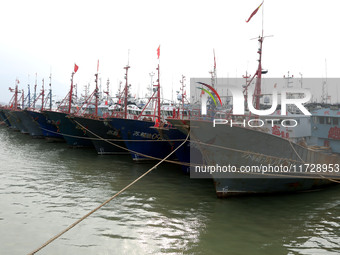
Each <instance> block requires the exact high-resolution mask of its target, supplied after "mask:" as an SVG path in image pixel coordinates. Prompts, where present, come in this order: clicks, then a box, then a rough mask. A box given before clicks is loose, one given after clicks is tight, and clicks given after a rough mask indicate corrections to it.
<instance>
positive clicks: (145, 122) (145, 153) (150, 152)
mask: <svg viewBox="0 0 340 255" xmlns="http://www.w3.org/2000/svg"><path fill="white" fill-rule="evenodd" d="M128 68H129V66H127V67H126V70H128ZM157 72H158V79H157V84H155V85H153V87H154V89H153V91H154V92H153V94H152V96H151V97H150V99H149V101H148V102H147V104H146V105H145V106H144V108H143V109H142V110H141V111H138V115H137V116H135V117H134V119H129V118H128V111H127V98H128V97H127V93H128V91H127V90H125V97H124V101H125V102H124V108H125V109H124V116H123V117H115V118H108V120H109V121H110V124H111V126H112V127H113V128H114V129H115V130H117V132H118V133H119V134H121V137H122V139H123V140H124V142H125V146H126V148H127V149H128V150H129V152H130V154H131V156H132V159H133V160H134V161H137V162H141V161H147V160H159V159H163V158H164V157H165V156H167V155H168V154H169V153H170V152H171V151H172V150H173V149H174V147H173V146H172V145H171V144H170V143H169V142H168V141H167V140H166V139H164V137H162V135H161V134H160V132H161V131H160V130H159V129H160V128H169V125H168V124H167V123H166V122H165V119H164V118H163V117H162V114H161V99H160V95H161V93H160V88H161V86H160V79H159V73H160V69H159V64H158V67H157ZM126 84H128V83H127V80H126ZM152 104H153V105H152ZM151 105H152V107H151ZM148 107H149V108H148ZM150 107H151V108H150ZM148 109H149V110H148ZM171 112H172V110H171ZM136 113H137V112H136ZM174 132H178V131H177V130H176V131H175V130H174ZM173 158H174V157H172V159H173Z"/></svg>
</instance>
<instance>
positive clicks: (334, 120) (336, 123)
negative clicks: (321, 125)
mask: <svg viewBox="0 0 340 255" xmlns="http://www.w3.org/2000/svg"><path fill="white" fill-rule="evenodd" d="M333 125H336V126H337V125H339V118H333Z"/></svg>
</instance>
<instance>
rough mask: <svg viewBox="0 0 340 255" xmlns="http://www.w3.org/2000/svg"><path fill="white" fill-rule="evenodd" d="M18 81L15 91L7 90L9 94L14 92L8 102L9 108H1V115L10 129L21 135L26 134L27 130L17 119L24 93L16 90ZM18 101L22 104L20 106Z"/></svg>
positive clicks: (17, 82)
mask: <svg viewBox="0 0 340 255" xmlns="http://www.w3.org/2000/svg"><path fill="white" fill-rule="evenodd" d="M18 84H19V81H18V80H16V84H15V89H12V88H9V90H10V91H11V92H14V95H13V96H12V99H11V100H10V102H9V107H5V108H3V113H4V115H5V117H6V119H7V120H8V122H9V123H10V128H12V129H14V130H16V131H20V132H21V133H23V134H28V130H27V128H26V127H25V126H24V125H23V123H22V121H21V120H20V118H19V114H18V112H21V111H22V110H21V106H22V105H24V91H19V90H18ZM19 93H21V97H20V98H18V95H19ZM20 101H21V102H22V103H21V104H20Z"/></svg>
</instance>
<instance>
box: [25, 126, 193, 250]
mask: <svg viewBox="0 0 340 255" xmlns="http://www.w3.org/2000/svg"><path fill="white" fill-rule="evenodd" d="M189 135H190V132H188V135H187V137H186V139H185V140H184V141H183V142H182V143H181V144H180V145H179V146H178V147H177V148H176V149H174V150H173V151H172V152H171V153H170V154H168V155H167V156H166V157H165V158H163V159H162V160H161V161H159V162H158V163H157V164H156V165H154V166H153V167H151V168H150V169H149V170H148V171H146V172H145V173H144V174H142V175H141V176H139V177H138V178H137V179H135V180H134V181H133V182H131V183H130V184H128V185H127V186H125V187H124V188H123V189H121V190H120V191H118V192H117V193H116V194H115V195H113V196H112V197H110V198H109V199H107V200H106V201H105V202H104V203H102V204H100V205H99V206H97V207H96V208H95V209H93V210H92V211H91V212H89V213H87V214H86V215H84V216H83V217H82V218H80V219H79V220H77V221H76V222H74V223H73V224H71V225H70V226H68V227H67V228H66V229H65V230H63V231H62V232H60V233H59V234H57V235H55V236H54V237H52V238H51V239H49V240H48V241H47V242H45V243H44V244H43V245H41V246H40V247H39V248H37V249H35V250H34V251H32V252H30V253H28V255H33V254H35V253H37V252H38V251H40V250H41V249H43V248H44V247H46V246H47V245H49V244H50V243H52V242H53V241H54V240H56V239H58V238H59V237H60V236H62V235H63V234H65V233H66V232H67V231H69V230H70V229H72V228H73V227H75V226H76V225H78V224H79V223H80V222H82V221H83V220H85V219H86V218H87V217H89V216H90V215H91V214H93V213H94V212H96V211H98V210H99V209H100V208H102V207H103V206H104V205H106V204H108V203H109V202H110V201H112V200H113V199H114V198H116V197H117V196H118V195H120V194H121V193H123V192H124V191H125V190H127V189H128V188H130V187H131V186H132V185H134V184H135V183H136V182H138V181H139V180H141V179H142V178H143V177H144V176H146V175H147V174H149V173H150V172H151V171H152V170H154V169H155V168H156V167H158V166H159V165H160V164H162V163H163V162H164V161H165V160H166V159H167V158H168V157H170V156H171V155H172V154H173V153H174V152H175V151H177V150H178V149H179V148H180V147H181V146H183V145H184V143H185V142H186V141H187V140H188V138H189Z"/></svg>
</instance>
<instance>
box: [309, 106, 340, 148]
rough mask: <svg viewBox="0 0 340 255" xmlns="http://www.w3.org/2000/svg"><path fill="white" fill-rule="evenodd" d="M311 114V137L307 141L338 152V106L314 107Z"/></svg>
mask: <svg viewBox="0 0 340 255" xmlns="http://www.w3.org/2000/svg"><path fill="white" fill-rule="evenodd" d="M312 115H313V116H312V122H311V126H312V137H311V139H310V140H309V141H308V143H309V144H311V145H312V144H315V145H318V146H324V147H326V148H330V149H331V150H332V152H334V153H339V154H340V127H339V124H340V109H339V106H332V107H327V108H320V109H314V110H313V111H312Z"/></svg>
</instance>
